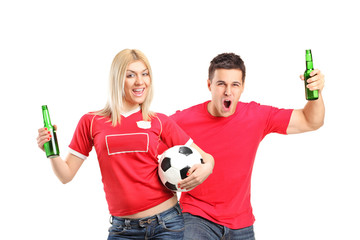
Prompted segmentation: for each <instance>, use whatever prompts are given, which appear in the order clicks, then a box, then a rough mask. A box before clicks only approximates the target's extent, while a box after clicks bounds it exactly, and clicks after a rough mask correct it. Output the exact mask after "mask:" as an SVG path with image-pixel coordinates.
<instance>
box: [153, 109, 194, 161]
mask: <svg viewBox="0 0 360 240" xmlns="http://www.w3.org/2000/svg"><path fill="white" fill-rule="evenodd" d="M160 120H161V122H162V131H161V134H160V137H161V140H162V141H163V143H160V146H159V154H161V153H162V152H163V151H165V150H166V149H167V148H170V147H173V146H176V145H186V146H190V145H191V144H192V143H193V140H192V139H191V138H190V137H189V136H188V135H187V134H186V133H185V132H184V130H182V129H181V128H180V127H179V126H178V125H177V124H176V123H175V121H174V120H173V119H171V118H169V117H167V116H165V115H162V116H161V118H160Z"/></svg>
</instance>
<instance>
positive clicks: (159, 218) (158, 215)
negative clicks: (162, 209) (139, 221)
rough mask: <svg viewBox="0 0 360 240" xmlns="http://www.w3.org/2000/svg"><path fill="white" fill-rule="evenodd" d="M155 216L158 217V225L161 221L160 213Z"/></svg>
mask: <svg viewBox="0 0 360 240" xmlns="http://www.w3.org/2000/svg"><path fill="white" fill-rule="evenodd" d="M156 218H157V219H158V222H159V225H161V224H162V223H163V220H162V217H161V216H160V214H156Z"/></svg>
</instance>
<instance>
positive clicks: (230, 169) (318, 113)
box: [171, 53, 325, 240]
mask: <svg viewBox="0 0 360 240" xmlns="http://www.w3.org/2000/svg"><path fill="white" fill-rule="evenodd" d="M245 74H246V71H245V65H244V62H243V61H242V59H241V58H240V57H239V56H238V55H235V54H233V53H224V54H220V55H218V56H217V57H215V58H214V59H213V60H212V61H211V64H210V67H209V79H208V88H209V90H210V92H211V101H207V102H205V103H202V104H199V105H195V106H193V107H190V108H188V109H186V110H183V111H178V112H176V113H175V114H174V115H172V116H171V117H172V118H173V119H174V120H175V121H176V122H177V124H178V125H179V126H180V127H182V128H183V129H184V130H185V132H186V133H187V134H188V135H189V136H191V138H192V139H193V140H194V142H196V143H197V144H198V145H199V147H201V148H202V149H203V150H204V151H205V152H208V153H209V154H211V155H212V156H213V157H214V159H215V167H214V170H213V173H212V174H211V175H210V176H209V177H208V179H207V180H206V181H205V182H204V183H202V184H201V185H199V186H198V187H196V188H195V189H193V190H192V191H189V192H184V193H182V194H181V199H180V202H181V205H182V207H183V212H184V217H185V237H184V239H196V240H201V239H204V240H205V239H206V240H211V239H241V240H243V239H244V240H245V239H255V237H254V231H253V227H252V226H253V223H254V221H255V218H254V216H253V213H252V207H251V203H250V181H251V174H252V169H253V164H254V159H255V155H256V151H257V148H258V146H259V144H260V142H261V140H262V139H263V138H264V137H265V136H266V135H267V134H269V133H272V132H275V133H280V134H294V133H302V132H306V131H313V130H316V129H318V128H320V127H321V126H322V125H323V122H324V115H325V107H324V103H323V99H322V95H321V91H322V90H323V87H324V75H323V74H322V73H321V72H320V71H319V70H314V71H312V73H311V78H310V79H308V81H307V87H308V88H309V89H310V90H319V92H320V93H319V95H320V96H319V99H318V100H314V101H308V102H307V104H306V105H305V107H304V108H303V109H298V110H293V109H278V108H275V107H271V106H264V105H260V104H257V103H255V102H250V103H243V102H239V99H240V96H241V94H242V92H243V91H244V84H245ZM301 79H303V80H304V77H303V76H301ZM180 187H181V186H180Z"/></svg>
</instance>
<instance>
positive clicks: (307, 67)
mask: <svg viewBox="0 0 360 240" xmlns="http://www.w3.org/2000/svg"><path fill="white" fill-rule="evenodd" d="M313 69H314V66H313V62H312V61H310V62H308V61H306V70H313Z"/></svg>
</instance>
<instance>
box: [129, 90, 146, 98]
mask: <svg viewBox="0 0 360 240" xmlns="http://www.w3.org/2000/svg"><path fill="white" fill-rule="evenodd" d="M132 91H133V93H134V95H135V96H138V97H140V96H142V95H143V94H144V91H145V88H136V89H133V90H132Z"/></svg>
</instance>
